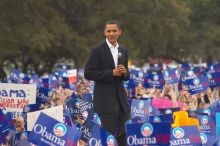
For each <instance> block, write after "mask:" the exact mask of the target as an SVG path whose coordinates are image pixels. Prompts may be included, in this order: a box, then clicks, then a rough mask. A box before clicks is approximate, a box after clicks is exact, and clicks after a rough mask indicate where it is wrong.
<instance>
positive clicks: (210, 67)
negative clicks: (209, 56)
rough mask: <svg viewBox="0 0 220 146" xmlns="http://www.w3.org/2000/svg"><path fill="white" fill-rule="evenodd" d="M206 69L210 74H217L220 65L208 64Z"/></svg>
mask: <svg viewBox="0 0 220 146" xmlns="http://www.w3.org/2000/svg"><path fill="white" fill-rule="evenodd" d="M207 69H208V70H209V71H210V72H219V71H220V63H214V64H208V67H207Z"/></svg>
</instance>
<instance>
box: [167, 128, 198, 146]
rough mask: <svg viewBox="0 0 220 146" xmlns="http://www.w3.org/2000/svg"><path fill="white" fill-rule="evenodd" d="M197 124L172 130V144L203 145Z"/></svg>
mask: <svg viewBox="0 0 220 146" xmlns="http://www.w3.org/2000/svg"><path fill="white" fill-rule="evenodd" d="M201 144H202V143H201V139H200V134H199V131H198V127H197V126H181V127H175V128H172V130H171V131H170V145H178V146H179V145H184V146H192V145H193V146H201Z"/></svg>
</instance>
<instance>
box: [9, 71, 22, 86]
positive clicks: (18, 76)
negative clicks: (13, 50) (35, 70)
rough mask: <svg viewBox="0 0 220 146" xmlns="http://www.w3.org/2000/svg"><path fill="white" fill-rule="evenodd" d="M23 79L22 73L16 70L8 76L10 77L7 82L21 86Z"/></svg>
mask: <svg viewBox="0 0 220 146" xmlns="http://www.w3.org/2000/svg"><path fill="white" fill-rule="evenodd" d="M24 77H25V74H24V73H22V72H20V71H19V70H17V69H13V70H12V73H11V74H10V76H9V78H8V82H9V83H19V84H22V83H23V79H24Z"/></svg>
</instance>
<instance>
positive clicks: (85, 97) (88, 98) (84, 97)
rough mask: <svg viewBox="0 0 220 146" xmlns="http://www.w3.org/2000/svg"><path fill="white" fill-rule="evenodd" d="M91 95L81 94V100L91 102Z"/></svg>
mask: <svg viewBox="0 0 220 146" xmlns="http://www.w3.org/2000/svg"><path fill="white" fill-rule="evenodd" d="M92 98H93V97H92V93H87V94H82V99H83V100H84V101H88V102H92Z"/></svg>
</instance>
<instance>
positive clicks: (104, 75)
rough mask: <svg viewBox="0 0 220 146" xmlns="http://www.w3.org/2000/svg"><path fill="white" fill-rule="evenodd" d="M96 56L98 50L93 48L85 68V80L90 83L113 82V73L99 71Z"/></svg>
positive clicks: (107, 70)
mask: <svg viewBox="0 0 220 146" xmlns="http://www.w3.org/2000/svg"><path fill="white" fill-rule="evenodd" d="M98 56H99V52H98V50H97V49H96V48H93V49H92V50H91V53H90V56H89V58H88V60H87V63H86V66H85V70H84V76H85V78H86V79H88V80H92V81H102V82H113V73H112V70H111V69H106V70H100V69H99V60H98V58H99V57H98Z"/></svg>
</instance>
